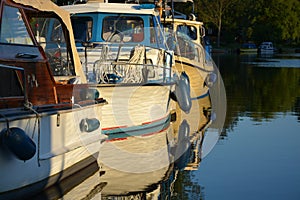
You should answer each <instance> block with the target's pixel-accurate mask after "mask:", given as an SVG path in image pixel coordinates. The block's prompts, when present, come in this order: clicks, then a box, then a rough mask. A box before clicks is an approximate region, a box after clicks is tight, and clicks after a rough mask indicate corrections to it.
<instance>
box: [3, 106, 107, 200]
mask: <svg viewBox="0 0 300 200" xmlns="http://www.w3.org/2000/svg"><path fill="white" fill-rule="evenodd" d="M101 107H102V105H100V104H99V105H96V106H88V107H84V108H73V109H72V108H71V109H69V110H60V111H58V110H57V111H55V110H52V111H49V112H41V113H39V118H40V125H39V124H38V119H37V116H36V115H35V114H29V112H26V111H23V113H24V115H18V116H17V117H16V115H14V116H12V117H7V118H6V119H7V120H9V127H10V128H12V127H18V128H20V129H22V130H24V131H25V133H26V134H27V136H28V137H30V138H31V139H32V140H33V142H34V143H35V144H36V152H35V154H34V156H33V157H32V158H31V159H29V160H26V161H25V162H24V161H23V160H19V159H18V158H16V157H15V156H14V155H13V153H12V152H11V151H10V150H9V148H8V147H7V145H5V144H4V143H5V141H4V140H7V139H6V137H5V136H4V134H5V133H3V132H2V135H1V139H2V141H3V142H2V145H1V149H2V150H1V151H0V163H1V165H0V176H1V183H0V184H1V185H0V197H1V198H2V197H3V198H6V197H7V198H8V197H10V195H13V196H14V198H15V197H17V195H18V194H21V195H22V193H23V192H24V193H28V192H29V191H31V190H33V191H35V190H36V189H38V190H40V189H43V188H45V187H48V186H49V185H51V184H53V183H55V182H57V181H59V180H61V179H62V178H63V177H66V176H67V174H68V173H69V175H70V174H72V173H74V171H77V170H78V169H80V168H83V167H85V166H86V165H87V164H89V163H90V162H91V161H95V159H91V158H92V157H93V156H95V154H98V152H99V148H100V144H101V143H102V141H103V140H104V139H105V137H104V135H101V128H100V127H98V128H95V130H93V131H91V132H85V131H82V130H81V127H80V122H81V121H82V120H84V119H86V118H95V119H97V120H99V121H100V116H101ZM18 112H19V113H20V112H21V113H22V111H18ZM6 127H7V125H6V122H5V120H3V119H2V120H1V123H0V130H2V131H3V130H4V129H5V128H6ZM4 132H5V131H4ZM19 148H22V146H20V147H19ZM67 172H68V173H67Z"/></svg>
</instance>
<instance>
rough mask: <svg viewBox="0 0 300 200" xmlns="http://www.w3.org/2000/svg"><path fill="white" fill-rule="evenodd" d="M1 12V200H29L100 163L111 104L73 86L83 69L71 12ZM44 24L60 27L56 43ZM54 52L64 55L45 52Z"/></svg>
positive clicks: (17, 1) (23, 2)
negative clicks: (47, 48)
mask: <svg viewBox="0 0 300 200" xmlns="http://www.w3.org/2000/svg"><path fill="white" fill-rule="evenodd" d="M0 6H1V9H0V10H1V12H0V14H1V16H0V27H1V31H0V52H1V54H0V84H1V88H0V177H1V179H0V199H11V198H14V199H20V198H22V199H23V198H28V196H30V195H33V194H34V193H36V192H39V191H40V190H42V189H44V188H46V187H48V186H50V185H53V184H54V183H56V182H59V181H60V180H62V179H63V178H65V177H67V176H69V175H71V174H73V173H74V172H76V171H77V170H80V169H82V168H84V167H86V166H87V165H89V164H90V163H91V162H95V161H96V157H97V155H98V153H99V148H100V146H101V143H102V142H103V141H104V140H105V139H106V136H105V135H102V134H101V115H102V114H101V110H102V107H103V105H104V104H105V101H104V100H103V99H98V98H95V97H93V96H90V95H88V94H91V93H94V91H93V89H91V88H90V87H89V85H88V84H86V83H85V84H72V83H71V82H72V81H73V80H74V78H75V73H77V74H80V71H82V67H81V65H80V62H79V58H78V54H77V59H76V57H75V56H76V53H74V50H75V52H76V49H75V48H74V47H75V44H74V41H73V40H70V39H72V37H73V34H72V27H71V23H70V18H69V16H68V15H69V14H68V13H67V12H65V11H64V10H62V9H61V8H59V7H58V6H56V5H55V4H54V3H52V2H51V1H50V0H49V1H46V0H1V4H0ZM45 22H46V23H47V22H55V23H56V27H57V29H56V30H57V32H56V34H55V35H53V37H52V39H53V40H49V41H48V40H44V39H46V38H47V37H43V36H42V35H40V34H39V33H40V32H39V31H40V28H42V25H43V24H45ZM58 33H61V35H60V36H61V39H63V40H60V41H57V40H56V37H57V36H58ZM40 37H41V38H40ZM36 39H39V40H44V46H40V45H39V43H38V42H37V40H36ZM60 43H65V46H66V47H67V48H65V49H64V53H63V54H61V53H62V49H60V48H59V46H60ZM48 44H49V45H50V44H51V45H56V47H57V49H56V50H57V52H59V53H60V54H58V53H57V52H56V53H55V54H50V52H45V51H44V49H43V47H45V46H46V45H48ZM72 47H73V48H72ZM72 51H73V52H72ZM50 56H53V57H50ZM62 56H65V57H62ZM49 60H50V61H52V62H48V61H49ZM59 70H62V71H64V73H67V74H65V75H68V76H54V75H55V74H59V73H58V72H59ZM82 74H83V72H82ZM79 78H80V77H79ZM67 80H68V81H67ZM82 81H84V77H83V79H82Z"/></svg>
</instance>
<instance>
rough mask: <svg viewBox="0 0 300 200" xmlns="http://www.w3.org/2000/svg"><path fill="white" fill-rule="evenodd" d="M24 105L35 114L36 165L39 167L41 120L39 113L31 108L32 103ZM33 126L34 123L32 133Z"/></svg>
mask: <svg viewBox="0 0 300 200" xmlns="http://www.w3.org/2000/svg"><path fill="white" fill-rule="evenodd" d="M24 107H25V108H27V109H28V110H31V111H32V112H33V113H34V114H35V115H36V119H37V122H38V148H37V162H38V166H39V167H40V166H41V164H40V140H41V122H40V121H41V120H40V114H39V113H38V112H37V111H36V110H35V109H34V108H33V105H32V103H30V102H27V103H25V104H24ZM35 127H36V123H35V126H34V129H33V135H34V132H35Z"/></svg>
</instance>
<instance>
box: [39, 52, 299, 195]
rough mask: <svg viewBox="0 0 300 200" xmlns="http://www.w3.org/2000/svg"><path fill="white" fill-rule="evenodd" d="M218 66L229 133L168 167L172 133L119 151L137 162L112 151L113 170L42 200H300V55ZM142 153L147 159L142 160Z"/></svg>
mask: <svg viewBox="0 0 300 200" xmlns="http://www.w3.org/2000/svg"><path fill="white" fill-rule="evenodd" d="M213 59H214V61H215V63H216V65H217V66H218V68H219V71H220V73H221V77H222V79H223V83H224V86H225V90H226V101H224V99H221V100H223V101H221V102H219V105H216V104H214V103H213V105H212V107H213V108H212V109H213V110H214V111H215V113H216V121H218V120H219V119H220V118H221V120H220V121H221V122H220V124H222V127H221V128H222V129H218V128H220V127H214V123H213V124H211V126H209V128H208V129H207V131H206V132H205V135H204V138H203V137H201V136H197V137H198V140H195V141H196V143H197V141H198V143H197V144H196V143H195V144H190V145H191V146H192V147H193V148H192V150H191V149H188V152H189V154H184V155H183V156H182V157H180V159H179V160H178V161H180V160H181V161H182V162H181V161H180V162H175V163H171V164H170V165H168V164H167V163H168V162H169V160H170V159H172V156H170V146H172V145H170V143H172V142H170V135H172V131H174V128H173V129H172V127H170V129H169V128H168V129H166V130H164V131H162V132H161V133H160V134H156V135H155V136H153V135H152V136H149V138H147V139H146V140H145V139H144V138H143V141H139V140H140V139H141V138H132V139H128V140H125V141H116V142H115V143H114V148H115V147H116V146H117V147H118V148H117V149H118V150H119V149H123V148H128V149H127V152H133V154H130V155H129V154H128V155H123V154H121V153H116V154H117V155H114V153H113V152H112V151H110V146H109V144H112V143H109V144H107V145H106V147H105V148H104V149H102V154H103V155H104V160H105V159H107V160H111V161H109V162H114V165H113V166H109V165H106V163H104V164H103V163H102V164H103V165H101V167H100V165H99V164H98V163H95V164H94V165H91V166H90V167H89V168H87V169H86V170H85V171H83V172H81V173H79V174H77V175H74V177H70V179H68V180H66V181H63V182H61V183H60V184H58V185H56V186H55V187H52V188H51V189H50V190H48V191H44V192H43V193H42V194H40V195H38V197H36V199H72V200H73V199H112V200H121V199H122V200H127V199H151V200H152V199H153V200H156V199H171V200H185V199H186V200H199V199H205V200H219V199H222V200H223V199H225V200H226V199H231V200H235V199H237V200H240V199H243V200H245V199H256V200H257V199H264V200H265V199H272V200H275V199H282V200H285V199H289V200H292V199H295V200H296V199H297V200H298V199H300V190H299V188H300V170H299V169H300V144H299V142H300V55H299V54H298V55H297V54H281V55H274V56H257V55H254V54H253V55H237V54H216V55H213ZM217 94H218V93H216V94H215V95H217ZM215 98H218V97H216V96H215ZM214 106H215V107H214ZM218 106H220V107H218ZM216 107H217V108H216ZM226 107H227V109H226V118H225V116H224V119H225V122H224V121H223V120H222V119H223V118H222V115H223V114H225V113H223V112H224V109H225V108H226ZM220 109H221V110H222V109H223V110H222V111H221V112H219V110H220ZM219 113H221V114H219ZM183 121H184V120H183ZM184 122H185V121H184ZM184 122H182V123H181V125H182V124H184ZM218 126H219V125H218ZM177 128H178V127H177ZM179 129H180V128H179ZM195 137H196V136H195ZM199 138H200V139H201V142H203V143H201V142H200V145H199V141H200V139H199ZM141 142H142V143H141ZM149 144H155V145H151V146H149ZM145 146H147V148H148V149H147V148H146V149H145V148H144V147H145ZM195 147H200V149H199V148H198V149H197V148H195ZM157 149H159V150H157ZM105 151H107V152H105ZM148 151H151V152H155V153H151V154H148V153H147V152H148ZM117 152H118V151H117ZM141 152H142V153H147V157H146V158H145V157H144V156H136V155H139V154H138V153H141ZM196 154H197V155H200V156H199V157H201V160H197V159H195V158H197V155H196ZM143 155H144V154H143ZM149 155H150V156H149ZM195 155H196V156H195ZM173 156H174V154H173ZM187 156H188V158H187ZM192 161H194V163H192V164H194V165H191V162H192ZM109 162H108V163H109ZM189 162H190V163H189ZM115 166H118V167H115ZM122 169H126V170H122ZM134 169H139V171H135V170H134ZM141 169H144V170H141Z"/></svg>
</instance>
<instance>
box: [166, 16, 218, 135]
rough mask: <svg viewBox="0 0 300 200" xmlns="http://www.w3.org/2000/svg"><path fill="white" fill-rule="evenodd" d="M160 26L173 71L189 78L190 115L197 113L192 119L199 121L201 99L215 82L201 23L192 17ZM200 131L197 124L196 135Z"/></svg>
mask: <svg viewBox="0 0 300 200" xmlns="http://www.w3.org/2000/svg"><path fill="white" fill-rule="evenodd" d="M162 23H163V26H164V29H165V33H166V35H167V38H168V39H167V43H168V47H169V48H170V49H173V50H174V53H175V56H174V59H175V69H176V70H178V71H179V72H180V73H183V72H185V73H186V74H187V76H188V78H189V82H190V91H191V100H192V108H191V112H192V111H193V112H196V113H198V114H197V116H195V117H196V119H198V120H199V119H200V117H201V116H200V113H201V112H202V110H201V109H202V107H201V99H202V98H205V97H206V96H208V94H209V87H211V86H212V85H213V84H214V82H215V81H216V78H217V76H216V74H217V73H216V71H215V68H214V65H213V60H212V59H211V57H210V56H209V54H210V52H207V51H205V48H204V46H203V41H202V38H203V36H204V35H205V32H204V28H203V23H202V22H199V21H196V20H195V18H194V17H193V18H192V19H191V20H186V19H177V18H165V19H163V20H162ZM177 110H178V109H177ZM178 111H179V110H178ZM183 115H184V113H183ZM179 116H180V115H179ZM200 128H201V124H200V123H199V126H198V128H197V129H196V131H197V130H200Z"/></svg>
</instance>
